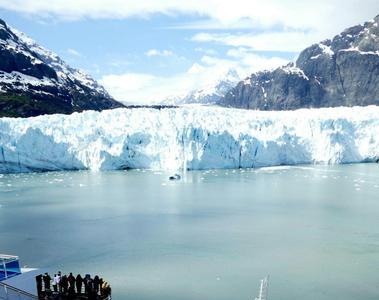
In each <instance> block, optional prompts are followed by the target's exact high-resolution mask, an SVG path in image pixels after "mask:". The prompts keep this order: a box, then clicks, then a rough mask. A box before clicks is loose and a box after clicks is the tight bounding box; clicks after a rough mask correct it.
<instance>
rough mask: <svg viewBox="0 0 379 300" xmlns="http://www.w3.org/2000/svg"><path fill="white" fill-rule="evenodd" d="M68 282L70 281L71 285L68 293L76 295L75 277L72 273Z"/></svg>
mask: <svg viewBox="0 0 379 300" xmlns="http://www.w3.org/2000/svg"><path fill="white" fill-rule="evenodd" d="M67 280H68V283H69V284H70V286H69V288H68V292H69V294H70V295H73V294H75V277H74V275H72V273H70V275H68V277H67Z"/></svg>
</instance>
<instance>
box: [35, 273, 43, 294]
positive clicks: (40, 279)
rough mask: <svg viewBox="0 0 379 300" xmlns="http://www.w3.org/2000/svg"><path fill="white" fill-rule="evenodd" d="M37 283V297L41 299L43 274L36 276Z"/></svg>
mask: <svg viewBox="0 0 379 300" xmlns="http://www.w3.org/2000/svg"><path fill="white" fill-rule="evenodd" d="M36 282H37V295H38V297H40V295H41V292H42V274H39V275H38V276H36Z"/></svg>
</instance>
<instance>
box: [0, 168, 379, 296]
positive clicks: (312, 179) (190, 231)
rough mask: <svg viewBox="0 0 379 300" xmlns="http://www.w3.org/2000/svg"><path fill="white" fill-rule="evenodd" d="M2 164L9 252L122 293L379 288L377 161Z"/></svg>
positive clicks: (2, 218) (0, 230) (362, 291)
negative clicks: (92, 166)
mask: <svg viewBox="0 0 379 300" xmlns="http://www.w3.org/2000/svg"><path fill="white" fill-rule="evenodd" d="M169 175H170V174H167V173H157V172H152V171H117V172H103V173H91V172H57V173H43V174H21V175H0V252H3V253H8V254H15V255H19V256H20V258H21V261H22V263H23V264H27V265H28V266H31V267H41V268H47V269H50V270H52V271H55V270H58V269H59V270H62V271H64V272H69V271H73V272H74V273H77V272H81V273H87V272H89V273H91V274H94V273H99V274H101V275H102V276H103V277H104V278H105V279H106V280H108V281H109V282H110V283H111V285H112V287H113V295H114V299H116V300H117V299H133V300H145V299H146V300H147V299H154V300H160V299H162V300H163V299H165V300H171V299H172V300H190V299H191V300H192V299H196V300H208V299H209V300H212V299H214V300H216V299H217V300H220V299H221V300H222V299H225V300H232V299H233V300H237V299H238V300H239V299H241V300H244V299H246V300H247V299H252V298H253V296H256V294H257V292H258V285H259V279H260V278H262V277H264V276H265V275H267V274H270V284H269V285H270V287H269V299H270V300H275V299H276V300H293V299H314V300H316V299H317V300H324V299H330V300H332V299H333V300H335V299H341V300H356V299H365V300H370V299H378V298H379V165H377V164H358V165H343V166H305V167H290V168H285V167H284V168H267V169H257V170H234V171H233V170H218V171H207V172H206V171H196V172H189V173H188V174H187V178H186V180H183V181H175V182H170V181H168V176H169Z"/></svg>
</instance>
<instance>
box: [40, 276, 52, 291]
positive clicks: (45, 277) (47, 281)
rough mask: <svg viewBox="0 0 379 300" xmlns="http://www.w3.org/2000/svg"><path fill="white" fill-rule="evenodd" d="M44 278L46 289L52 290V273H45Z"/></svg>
mask: <svg viewBox="0 0 379 300" xmlns="http://www.w3.org/2000/svg"><path fill="white" fill-rule="evenodd" d="M42 279H43V284H44V285H45V291H47V290H50V281H51V277H50V275H49V274H48V273H45V275H43V278H42Z"/></svg>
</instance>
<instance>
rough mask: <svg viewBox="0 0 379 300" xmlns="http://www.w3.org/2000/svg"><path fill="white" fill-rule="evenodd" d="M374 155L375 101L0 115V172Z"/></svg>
mask: <svg viewBox="0 0 379 300" xmlns="http://www.w3.org/2000/svg"><path fill="white" fill-rule="evenodd" d="M378 159H379V107H378V106H368V107H339V108H321V109H300V110H296V111H251V110H242V109H233V108H222V107H210V106H196V105H195V106H186V107H179V108H166V109H160V110H158V109H152V108H134V109H125V108H120V109H113V110H106V111H102V112H95V111H85V112H82V113H73V114H72V115H59V114H56V115H44V116H38V117H31V118H0V173H19V172H32V171H53V170H94V171H98V170H117V169H129V168H131V169H135V168H138V169H140V168H146V169H159V170H180V169H188V170H195V169H212V168H256V167H265V166H277V165H296V164H339V163H354V162H370V161H376V160H378Z"/></svg>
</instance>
